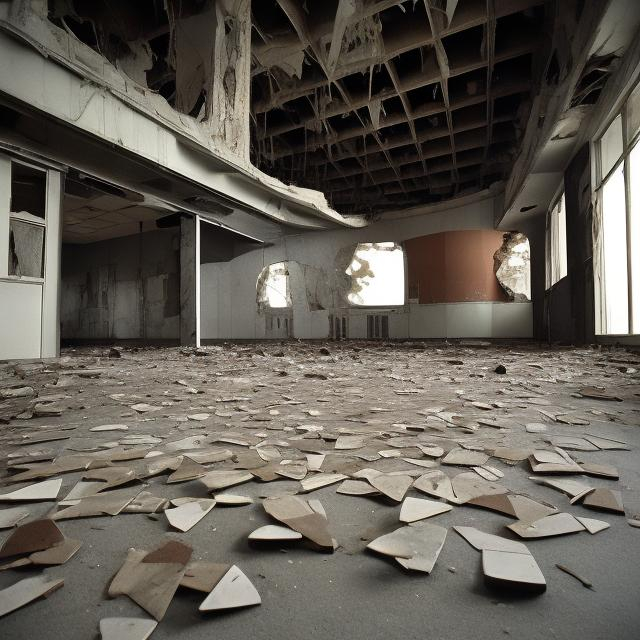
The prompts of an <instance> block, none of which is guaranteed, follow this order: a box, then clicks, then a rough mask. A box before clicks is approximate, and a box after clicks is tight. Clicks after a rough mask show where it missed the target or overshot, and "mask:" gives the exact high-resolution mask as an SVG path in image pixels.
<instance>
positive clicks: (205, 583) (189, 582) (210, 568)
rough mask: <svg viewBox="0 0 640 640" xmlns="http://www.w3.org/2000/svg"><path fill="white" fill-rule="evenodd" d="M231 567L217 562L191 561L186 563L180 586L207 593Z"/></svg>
mask: <svg viewBox="0 0 640 640" xmlns="http://www.w3.org/2000/svg"><path fill="white" fill-rule="evenodd" d="M230 568H231V565H230V564H220V563H218V562H191V563H189V564H188V565H187V568H186V570H185V572H184V577H183V578H182V580H181V581H180V586H181V587H185V588H186V589H193V590H194V591H202V592H203V593H209V592H210V591H211V590H212V589H213V588H214V587H215V586H216V585H217V584H218V582H220V580H222V577H223V576H224V575H225V573H227V571H229V569H230Z"/></svg>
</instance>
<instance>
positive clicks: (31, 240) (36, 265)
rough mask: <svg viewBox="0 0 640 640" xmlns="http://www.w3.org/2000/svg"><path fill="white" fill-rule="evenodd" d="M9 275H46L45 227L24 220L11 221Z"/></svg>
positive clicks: (39, 276)
mask: <svg viewBox="0 0 640 640" xmlns="http://www.w3.org/2000/svg"><path fill="white" fill-rule="evenodd" d="M9 275H10V276H29V277H31V278H42V277H43V276H44V227H43V226H40V225H36V224H29V223H28V222H23V221H22V220H17V219H13V218H12V219H11V220H10V222H9Z"/></svg>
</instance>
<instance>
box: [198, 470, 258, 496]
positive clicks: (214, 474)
mask: <svg viewBox="0 0 640 640" xmlns="http://www.w3.org/2000/svg"><path fill="white" fill-rule="evenodd" d="M251 479H253V474H252V473H249V472H248V471H233V470H220V471H209V472H208V473H206V474H205V475H204V476H202V477H201V478H199V481H200V482H202V483H203V484H204V486H205V487H207V489H208V490H209V491H217V490H218V489H226V488H227V487H233V486H234V485H236V484H242V483H244V482H249V480H251Z"/></svg>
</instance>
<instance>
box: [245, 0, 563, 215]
mask: <svg viewBox="0 0 640 640" xmlns="http://www.w3.org/2000/svg"><path fill="white" fill-rule="evenodd" d="M552 4H553V3H550V2H548V1H547V2H545V1H544V0H458V1H457V2H455V1H454V0H404V1H398V0H305V2H302V0H277V1H276V0H267V1H265V2H260V3H255V2H254V3H253V26H254V30H253V40H252V52H253V68H252V87H251V91H252V100H251V111H252V161H253V162H254V163H255V164H256V165H257V166H258V167H259V168H260V169H262V170H264V171H265V172H267V173H270V174H272V175H274V176H275V177H277V178H280V179H281V180H283V181H285V182H288V183H293V184H296V185H298V186H303V187H309V188H314V189H319V190H321V191H323V192H324V193H325V194H326V196H327V199H328V201H329V203H330V204H331V205H332V206H333V207H334V208H336V209H337V210H339V211H340V212H342V213H345V214H361V215H367V216H371V215H375V214H376V213H380V212H383V211H387V210H399V209H402V208H406V207H411V206H416V205H419V204H429V203H433V202H438V201H441V200H445V199H448V198H451V197H454V196H456V195H462V194H467V193H472V192H474V191H479V190H482V189H484V188H487V187H488V186H490V185H491V184H492V183H494V182H498V181H501V180H504V179H505V177H506V176H507V175H508V172H509V169H510V167H511V165H512V162H513V159H514V157H515V154H516V153H517V150H518V144H519V142H520V139H521V132H522V129H523V126H524V123H525V122H526V119H527V117H528V115H529V111H530V107H531V96H532V95H535V93H536V88H537V83H538V82H539V79H538V78H537V77H536V70H537V69H539V68H540V60H541V58H544V57H545V56H546V53H545V37H546V36H545V34H544V33H543V32H542V25H544V24H545V23H546V21H545V17H547V16H548V15H549V11H550V9H549V7H550V6H551V5H552Z"/></svg>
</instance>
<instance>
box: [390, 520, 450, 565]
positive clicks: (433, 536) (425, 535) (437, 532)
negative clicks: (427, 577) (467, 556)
mask: <svg viewBox="0 0 640 640" xmlns="http://www.w3.org/2000/svg"><path fill="white" fill-rule="evenodd" d="M408 528H411V529H416V530H418V531H419V532H420V538H421V539H420V543H419V545H417V553H415V555H413V556H412V557H411V558H396V562H398V564H400V565H401V566H402V567H404V568H405V569H409V570H411V571H421V572H423V573H427V574H429V573H431V572H432V571H433V567H434V566H435V564H436V562H437V560H438V556H439V555H440V552H441V551H442V547H444V541H445V540H446V538H447V529H446V528H445V527H439V526H437V525H434V524H429V523H426V522H415V523H413V524H410V525H409V527H408Z"/></svg>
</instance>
